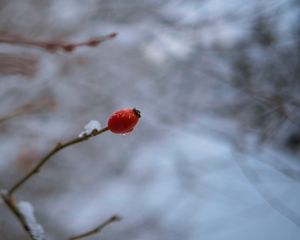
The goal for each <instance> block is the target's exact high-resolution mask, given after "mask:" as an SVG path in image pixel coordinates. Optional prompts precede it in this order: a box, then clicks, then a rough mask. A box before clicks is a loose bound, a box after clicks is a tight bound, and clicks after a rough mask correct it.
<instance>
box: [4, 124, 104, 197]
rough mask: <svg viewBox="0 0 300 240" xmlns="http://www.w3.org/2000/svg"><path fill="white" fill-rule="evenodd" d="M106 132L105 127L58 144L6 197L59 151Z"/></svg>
mask: <svg viewBox="0 0 300 240" xmlns="http://www.w3.org/2000/svg"><path fill="white" fill-rule="evenodd" d="M107 130H108V128H107V127H105V128H103V129H101V130H99V131H97V130H95V131H93V132H92V133H90V134H87V135H84V136H83V137H76V138H74V139H71V140H69V141H67V142H65V143H58V144H57V145H56V146H55V147H54V148H53V149H52V150H51V151H50V152H48V153H47V154H46V155H45V156H44V157H43V158H42V159H41V160H40V161H39V163H38V164H37V165H36V166H35V167H34V168H33V169H32V170H31V171H30V172H29V173H27V174H26V175H25V176H24V177H23V178H22V179H20V180H19V181H18V182H17V183H16V184H15V185H14V186H13V187H12V188H11V189H10V190H9V191H8V196H9V197H11V196H12V195H13V193H14V192H15V191H16V190H17V189H18V188H20V187H21V186H22V185H23V184H24V183H26V182H27V181H28V180H29V179H30V178H31V177H32V176H33V175H34V174H36V173H38V172H39V170H40V168H41V167H42V166H43V165H44V164H45V163H46V162H47V161H48V160H49V159H50V158H51V157H52V156H53V155H55V154H56V153H58V152H59V151H61V150H62V149H64V148H66V147H69V146H72V145H74V144H76V143H80V142H83V141H86V140H88V139H89V138H91V137H95V136H97V135H99V134H101V133H103V132H106V131H107Z"/></svg>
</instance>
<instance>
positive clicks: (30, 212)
mask: <svg viewBox="0 0 300 240" xmlns="http://www.w3.org/2000/svg"><path fill="white" fill-rule="evenodd" d="M17 207H18V209H19V211H20V213H21V214H22V216H23V217H24V219H25V221H26V222H27V225H28V227H29V231H30V232H31V234H32V236H33V237H34V239H36V240H45V239H46V237H45V232H44V229H43V227H42V225H40V224H39V223H38V222H37V220H36V218H35V216H34V209H33V206H32V205H31V203H29V202H25V201H20V202H18V204H17Z"/></svg>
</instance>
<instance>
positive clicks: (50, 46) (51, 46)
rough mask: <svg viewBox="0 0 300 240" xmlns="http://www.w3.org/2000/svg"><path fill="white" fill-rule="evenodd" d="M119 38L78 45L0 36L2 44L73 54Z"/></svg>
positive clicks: (112, 34)
mask: <svg viewBox="0 0 300 240" xmlns="http://www.w3.org/2000/svg"><path fill="white" fill-rule="evenodd" d="M116 36H117V33H110V34H107V35H104V36H99V37H94V38H91V39H89V40H87V41H82V42H78V43H70V42H69V43H67V42H59V41H51V40H50V41H38V40H32V39H29V38H26V37H23V36H21V35H12V34H3V33H2V34H0V43H5V44H11V45H19V46H26V47H38V48H42V49H44V50H47V51H50V52H57V51H64V52H72V51H73V50H75V49H76V48H77V47H82V46H86V47H96V46H98V45H99V44H100V43H102V42H104V41H107V40H110V39H112V38H114V37H116Z"/></svg>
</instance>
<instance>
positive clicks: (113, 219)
mask: <svg viewBox="0 0 300 240" xmlns="http://www.w3.org/2000/svg"><path fill="white" fill-rule="evenodd" d="M121 220H122V218H121V217H120V216H118V215H114V216H112V217H110V218H109V219H107V220H106V221H105V222H103V223H101V224H100V225H99V226H97V227H96V228H94V229H92V230H89V231H87V232H85V233H82V234H80V235H77V236H73V237H70V238H69V239H68V240H77V239H81V238H85V237H89V236H91V235H94V234H97V233H100V232H101V231H102V230H103V228H105V227H106V226H108V225H110V224H111V223H114V222H118V221H121Z"/></svg>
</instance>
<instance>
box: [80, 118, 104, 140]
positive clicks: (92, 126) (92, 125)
mask: <svg viewBox="0 0 300 240" xmlns="http://www.w3.org/2000/svg"><path fill="white" fill-rule="evenodd" d="M100 129H101V124H100V123H99V122H98V121H97V120H91V121H89V122H88V124H86V125H85V126H84V131H82V132H81V133H80V134H79V135H78V137H79V138H82V137H84V136H86V135H89V134H91V133H93V132H94V131H96V132H98V131H100Z"/></svg>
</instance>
